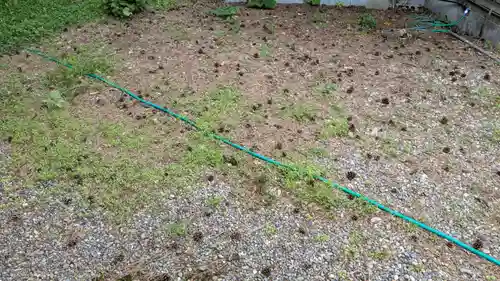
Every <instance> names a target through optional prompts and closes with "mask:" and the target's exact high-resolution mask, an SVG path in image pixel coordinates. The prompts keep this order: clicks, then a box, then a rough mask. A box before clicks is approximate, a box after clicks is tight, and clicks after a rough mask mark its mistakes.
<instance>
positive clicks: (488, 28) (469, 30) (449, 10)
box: [424, 0, 500, 44]
mask: <svg viewBox="0 0 500 281" xmlns="http://www.w3.org/2000/svg"><path fill="white" fill-rule="evenodd" d="M424 6H425V7H426V8H427V9H429V10H430V11H432V12H433V13H435V14H436V15H437V16H438V17H439V19H440V20H447V21H456V20H458V19H459V18H460V17H461V16H462V15H463V13H464V9H463V8H462V7H461V6H459V5H457V4H453V3H449V2H443V1H439V0H426V1H425V5H424ZM470 7H471V11H470V13H469V15H468V16H467V17H466V18H465V19H464V20H463V21H462V22H460V24H459V25H458V31H459V32H460V33H463V34H466V35H469V36H473V37H479V38H484V39H485V40H489V41H491V42H493V44H499V43H500V19H499V18H498V17H496V16H494V15H491V16H490V17H488V12H486V11H485V10H483V9H482V8H480V7H479V6H476V5H474V4H472V3H470Z"/></svg>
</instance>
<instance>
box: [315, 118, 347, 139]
mask: <svg viewBox="0 0 500 281" xmlns="http://www.w3.org/2000/svg"><path fill="white" fill-rule="evenodd" d="M348 133H349V124H348V123H347V119H345V118H334V119H330V120H327V121H326V122H325V123H324V124H323V127H322V128H321V132H320V137H321V138H322V139H329V138H332V137H345V136H347V135H348Z"/></svg>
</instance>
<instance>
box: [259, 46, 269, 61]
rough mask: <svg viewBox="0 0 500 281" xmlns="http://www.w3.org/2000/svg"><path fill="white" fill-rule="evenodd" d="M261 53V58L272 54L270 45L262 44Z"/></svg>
mask: <svg viewBox="0 0 500 281" xmlns="http://www.w3.org/2000/svg"><path fill="white" fill-rule="evenodd" d="M259 55H260V57H261V58H265V57H268V56H270V55H271V48H269V45H267V44H262V45H260V50H259Z"/></svg>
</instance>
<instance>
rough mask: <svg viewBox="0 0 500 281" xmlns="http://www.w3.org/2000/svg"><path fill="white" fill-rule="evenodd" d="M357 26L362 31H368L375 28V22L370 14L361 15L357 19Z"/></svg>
mask: <svg viewBox="0 0 500 281" xmlns="http://www.w3.org/2000/svg"><path fill="white" fill-rule="evenodd" d="M358 24H359V26H360V27H361V28H362V29H364V30H369V29H374V28H375V27H376V26H377V21H376V20H375V18H374V17H373V16H372V15H371V14H362V15H361V16H359V18H358Z"/></svg>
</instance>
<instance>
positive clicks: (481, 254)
mask: <svg viewBox="0 0 500 281" xmlns="http://www.w3.org/2000/svg"><path fill="white" fill-rule="evenodd" d="M27 51H28V52H30V53H33V54H36V55H39V56H41V57H43V58H45V59H47V60H50V61H53V62H55V63H57V64H60V65H62V66H65V67H67V68H73V66H72V65H71V64H68V63H65V62H62V61H59V60H58V59H56V58H54V57H51V56H49V55H47V54H45V53H43V52H41V51H38V50H31V49H30V50H27ZM86 76H87V77H90V78H92V79H96V80H99V81H101V82H103V83H105V84H107V85H109V86H111V87H113V88H116V89H118V90H120V91H122V92H123V93H125V94H126V95H128V96H130V97H131V98H133V99H135V100H137V101H139V102H141V103H143V104H144V105H147V106H150V107H152V108H155V109H157V110H159V111H162V112H164V113H166V114H168V115H170V116H172V117H174V118H176V119H178V120H181V121H182V122H184V123H186V124H188V125H190V126H192V127H194V128H195V129H196V130H198V131H200V132H201V133H203V134H205V135H207V136H209V137H211V138H214V139H216V140H218V141H221V142H223V143H225V144H227V145H229V146H231V147H233V148H236V149H238V150H241V151H243V152H245V153H247V154H249V155H251V156H252V157H255V158H258V159H260V160H262V161H264V162H266V163H269V164H272V165H275V166H277V167H279V168H282V169H287V170H297V168H296V167H295V166H292V165H287V164H283V163H281V162H279V161H277V160H274V159H272V158H269V157H266V156H264V155H261V154H259V153H257V152H254V151H252V150H250V149H249V148H246V147H244V146H242V145H239V144H237V143H233V142H231V141H230V140H228V139H226V138H224V137H222V136H219V135H217V134H214V133H212V132H208V131H204V130H203V129H201V128H200V127H199V126H197V125H196V123H195V122H194V121H192V120H190V119H189V118H187V117H185V116H182V115H180V114H177V113H175V112H173V111H171V110H170V109H168V108H164V107H162V106H159V105H157V104H154V103H152V102H150V101H147V100H145V99H143V98H141V97H139V96H137V95H136V94H134V93H132V92H131V91H130V90H128V89H125V88H123V87H121V86H120V85H118V84H115V83H114V82H111V81H108V80H107V79H105V78H103V77H101V76H99V75H96V74H86ZM313 178H314V179H316V180H318V181H321V182H324V183H326V184H328V185H330V186H331V187H333V188H336V189H338V190H340V191H342V192H345V193H347V194H349V195H351V196H353V197H356V198H359V199H361V200H363V201H365V202H367V203H369V204H371V205H373V206H375V207H377V208H379V209H380V210H382V211H384V212H387V213H389V214H391V215H393V216H396V217H398V218H401V219H403V220H405V221H407V222H409V223H411V224H414V225H416V226H418V227H420V228H422V229H425V230H427V231H429V232H431V233H433V234H435V235H437V236H439V237H442V238H444V239H446V240H448V241H449V242H451V243H454V244H455V245H457V246H458V247H460V248H462V249H464V250H466V251H469V252H471V253H473V254H475V255H477V256H479V257H481V258H483V259H485V260H487V261H489V262H491V263H493V264H495V265H497V266H500V260H498V259H496V258H494V257H492V256H490V255H488V254H486V253H484V252H482V251H479V250H477V249H475V248H474V247H472V246H470V245H468V244H466V243H464V242H462V241H460V240H458V239H457V238H454V237H452V236H450V235H448V234H446V233H444V232H442V231H439V230H437V229H435V228H432V227H430V226H428V225H426V224H424V223H423V222H420V221H418V220H416V219H413V218H411V217H409V216H406V215H404V214H402V213H400V212H398V211H396V210H393V209H391V208H389V207H386V206H384V205H382V204H381V203H379V202H377V201H375V200H373V199H370V198H368V197H366V196H364V195H362V194H360V193H357V192H355V191H353V190H351V189H349V188H347V187H344V186H341V185H339V184H338V183H335V182H332V181H330V180H328V179H326V178H324V177H322V176H320V175H313Z"/></svg>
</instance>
